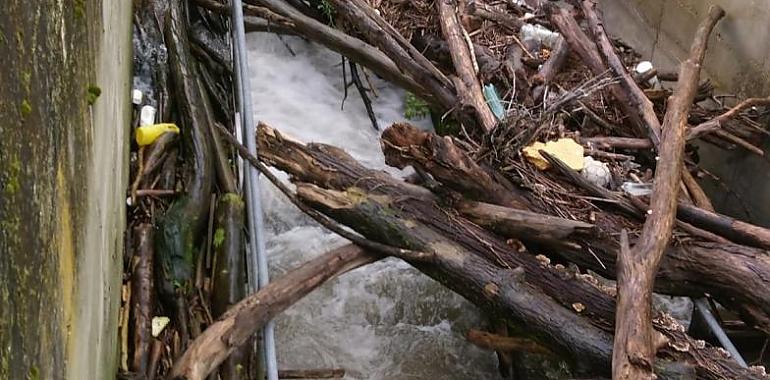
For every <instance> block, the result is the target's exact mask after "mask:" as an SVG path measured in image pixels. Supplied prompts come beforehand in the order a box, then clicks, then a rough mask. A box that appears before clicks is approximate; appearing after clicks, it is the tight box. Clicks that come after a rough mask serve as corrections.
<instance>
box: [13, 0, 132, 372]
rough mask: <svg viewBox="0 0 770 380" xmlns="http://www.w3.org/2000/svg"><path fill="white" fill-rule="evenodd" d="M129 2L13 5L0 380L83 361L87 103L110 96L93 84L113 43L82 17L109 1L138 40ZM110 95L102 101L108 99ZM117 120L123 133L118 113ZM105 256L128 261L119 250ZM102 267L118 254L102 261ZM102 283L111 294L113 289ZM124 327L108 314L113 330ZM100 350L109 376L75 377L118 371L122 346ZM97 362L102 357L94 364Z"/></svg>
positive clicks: (89, 143)
mask: <svg viewBox="0 0 770 380" xmlns="http://www.w3.org/2000/svg"><path fill="white" fill-rule="evenodd" d="M127 3H128V2H127V1H126V0H120V1H114V0H113V1H110V2H106V1H104V2H103V0H76V2H75V6H74V8H73V4H72V3H68V2H64V3H62V2H37V1H31V2H30V1H24V0H7V1H6V2H5V3H3V14H2V16H0V33H1V35H0V55H2V56H3V58H4V59H5V61H4V65H5V68H6V69H5V70H0V83H2V84H3V85H1V86H0V114H2V115H9V117H7V118H6V119H5V120H3V122H2V123H0V252H2V256H3V257H2V259H0V279H2V281H0V379H30V380H32V379H34V380H36V379H61V378H64V377H65V376H66V374H67V373H68V367H69V365H70V363H72V362H73V361H71V360H67V352H68V349H69V347H68V344H69V342H70V340H71V339H72V338H73V337H75V336H79V334H78V332H76V331H73V330H72V329H73V324H72V323H71V322H72V319H71V316H72V313H73V309H74V308H73V299H74V293H75V289H74V286H75V285H74V284H75V283H74V282H73V281H72V279H73V277H74V276H75V270H76V266H77V265H76V263H79V261H78V260H77V258H78V257H77V255H85V254H88V253H87V252H89V251H88V250H86V249H84V246H83V231H84V226H85V225H86V223H85V219H86V215H85V214H86V210H88V209H89V208H90V207H88V203H87V202H88V199H87V198H86V197H87V196H88V195H89V192H88V191H87V190H88V189H87V188H86V189H85V190H86V191H84V187H85V186H84V184H86V183H87V182H88V181H87V179H88V173H89V170H88V169H89V166H90V163H91V162H93V157H91V152H93V151H94V148H93V147H94V141H93V136H92V131H93V130H94V129H95V126H93V125H91V124H90V121H91V118H90V114H89V109H88V106H89V103H93V101H92V100H91V99H93V100H96V98H97V97H99V95H100V94H101V88H99V87H98V86H95V85H89V84H92V83H100V84H102V85H104V86H105V87H106V86H108V85H109V84H108V83H107V82H104V83H102V82H100V81H98V80H97V78H96V73H95V70H94V68H95V65H94V58H95V56H96V52H94V51H91V50H90V49H92V48H93V47H100V46H104V45H103V44H101V43H100V41H99V40H97V38H102V37H100V36H102V33H104V31H105V29H103V25H102V23H101V18H99V20H89V22H88V23H86V22H85V20H82V19H79V18H78V17H76V16H77V14H78V13H81V14H82V15H85V11H86V10H87V9H88V10H93V11H94V14H98V15H102V11H101V10H102V4H103V6H104V7H118V4H121V9H123V10H124V11H127V12H124V15H123V16H127V20H128V21H126V23H125V25H126V27H125V29H124V30H125V32H124V33H123V34H122V35H125V36H126V37H128V32H129V31H130V4H128V6H122V5H126V4H127ZM73 9H74V11H73ZM110 9H114V8H110ZM97 11H98V12H97ZM73 12H74V14H73ZM109 12H113V11H112V10H110V11H109ZM113 13H114V12H113ZM128 42H129V40H128V38H126V43H128ZM110 58H111V59H115V58H116V56H115V55H114V54H113V56H112V57H110ZM114 65H115V64H113V66H114ZM124 66H125V65H124ZM110 81H114V82H117V83H126V89H127V83H128V75H127V73H126V75H125V76H120V75H116V76H114V77H112V78H110ZM84 84H85V85H84ZM115 87H119V85H118V86H115ZM121 90H123V89H122V88H121ZM84 92H85V94H84ZM123 93H127V91H124V92H123ZM73 94H83V95H81V96H73ZM105 101H107V98H106V97H101V98H100V100H99V101H98V103H102V102H105ZM97 106H98V105H97ZM111 116H112V117H116V116H117V115H114V113H113V114H111ZM102 124H104V123H102ZM99 127H101V126H99ZM107 127H109V128H116V129H117V130H121V131H122V129H121V126H120V123H119V122H118V120H117V119H115V122H114V123H113V124H110V125H107ZM97 128H98V127H97ZM107 133H111V132H107ZM111 149H112V150H115V149H120V147H111ZM109 174H110V175H113V172H112V171H110V173H109ZM115 182H116V183H121V181H115ZM110 207H112V206H110ZM67 212H68V213H69V214H68V217H67V224H62V222H61V218H60V217H61V216H62V215H65V214H66V213H67ZM119 233H120V231H118V235H119ZM111 240H112V239H111ZM93 251H94V252H97V251H98V250H93ZM100 254H101V255H104V254H105V252H103V251H102V252H101V253H100ZM106 254H109V255H112V256H111V257H110V258H111V260H114V262H116V263H118V264H119V263H120V259H119V258H118V256H119V255H116V253H114V252H107V253H106ZM102 262H104V263H109V262H110V261H109V260H106V259H104V258H103V257H102ZM107 265H109V264H107ZM116 278H117V283H115V282H112V283H110V284H109V285H105V286H109V287H111V289H118V290H119V288H120V283H119V281H120V280H119V276H116ZM98 285H99V291H100V292H101V291H102V290H101V285H102V284H101V283H100V284H98ZM105 292H107V291H106V290H105ZM110 292H112V293H114V291H113V290H111V291H110ZM105 298H106V297H100V300H103V299H105ZM108 302H113V301H111V300H110V301H108ZM99 307H103V306H99ZM104 307H106V306H104ZM84 310H85V309H84ZM86 312H88V313H91V314H95V315H107V314H108V313H109V314H110V315H114V314H115V313H113V312H110V311H108V310H86ZM114 324H115V321H109V320H106V319H105V325H106V326H108V327H107V328H108V329H110V328H112V327H110V326H114ZM103 333H104V332H103V331H98V332H93V333H91V334H90V335H91V336H93V338H94V339H96V338H98V339H99V341H102V342H106V343H105V344H103V345H102V346H101V348H102V351H111V350H112V349H113V346H114V345H112V344H111V342H112V340H111V339H113V338H111V337H112V335H114V334H111V333H110V334H109V335H101V334H103ZM96 354H98V356H99V360H98V362H101V363H104V362H105V361H109V362H110V363H106V364H102V365H100V366H99V368H101V370H100V372H99V373H94V372H82V373H84V375H82V376H75V377H72V378H109V377H111V376H114V371H113V370H109V372H110V373H104V372H102V371H103V370H104V368H114V365H113V364H112V362H113V361H114V357H115V355H114V353H113V354H103V353H102V352H101V351H100V352H96ZM93 359H94V356H93V355H92V356H91V357H88V358H86V359H85V360H87V361H94V360H93Z"/></svg>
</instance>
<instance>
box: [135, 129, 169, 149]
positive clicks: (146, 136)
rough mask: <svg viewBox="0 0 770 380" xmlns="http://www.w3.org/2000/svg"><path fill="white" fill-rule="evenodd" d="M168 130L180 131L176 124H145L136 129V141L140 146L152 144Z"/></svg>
mask: <svg viewBox="0 0 770 380" xmlns="http://www.w3.org/2000/svg"><path fill="white" fill-rule="evenodd" d="M166 132H171V133H179V127H177V126H176V125H175V124H153V125H143V126H141V127H139V128H137V129H136V143H137V144H139V146H145V145H150V144H152V143H153V142H155V140H157V139H158V137H160V136H161V135H162V134H164V133H166Z"/></svg>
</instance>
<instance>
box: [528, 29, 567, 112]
mask: <svg viewBox="0 0 770 380" xmlns="http://www.w3.org/2000/svg"><path fill="white" fill-rule="evenodd" d="M569 52H570V50H569V44H567V41H565V40H564V38H563V37H562V38H560V39H559V40H558V42H557V43H556V46H555V47H554V48H553V49H551V56H550V57H548V60H546V61H545V63H543V65H542V66H540V68H539V69H538V70H537V74H535V75H533V76H532V79H531V80H530V82H531V83H532V85H535V88H534V89H532V98H533V99H535V101H538V100H541V98H542V97H543V94H544V93H545V86H547V85H548V84H549V83H550V82H551V80H552V79H553V78H554V77H555V76H556V74H558V73H559V72H560V71H561V68H562V66H564V64H565V63H566V62H567V58H569Z"/></svg>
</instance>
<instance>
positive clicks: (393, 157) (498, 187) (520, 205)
mask: <svg viewBox="0 0 770 380" xmlns="http://www.w3.org/2000/svg"><path fill="white" fill-rule="evenodd" d="M381 145H382V150H383V152H385V156H386V160H387V163H388V165H391V166H396V167H399V168H404V167H405V166H407V165H415V166H416V167H418V168H419V169H422V170H424V171H426V172H428V173H431V174H432V175H433V176H434V177H436V179H439V180H440V181H441V182H443V183H444V184H446V185H448V186H450V187H452V188H453V189H456V190H457V191H460V192H461V193H462V194H463V195H464V196H466V197H468V198H470V199H473V200H478V201H482V202H489V203H494V204H498V205H502V206H506V207H511V208H515V209H520V210H527V209H528V203H529V202H528V200H527V199H526V197H525V196H524V193H523V192H522V191H521V190H518V189H516V188H515V187H514V186H513V185H512V184H511V183H508V182H507V181H504V180H503V179H502V178H500V177H499V176H495V175H494V174H493V173H492V172H491V171H488V170H485V169H484V168H482V167H480V166H479V165H477V164H476V162H474V161H473V160H472V159H471V158H470V157H468V155H466V154H465V152H464V151H463V150H462V149H460V148H459V147H457V146H456V145H454V144H453V143H452V138H451V137H448V136H447V137H440V136H438V135H434V134H429V133H425V132H423V131H420V130H418V129H416V128H414V127H412V126H411V125H409V124H394V125H392V126H391V127H389V128H388V129H386V130H385V132H383V134H382V142H381Z"/></svg>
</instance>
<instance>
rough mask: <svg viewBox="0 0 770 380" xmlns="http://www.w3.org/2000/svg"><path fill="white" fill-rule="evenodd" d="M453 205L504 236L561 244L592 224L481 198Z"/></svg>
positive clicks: (554, 244) (586, 229)
mask: <svg viewBox="0 0 770 380" xmlns="http://www.w3.org/2000/svg"><path fill="white" fill-rule="evenodd" d="M454 207H455V209H457V211H459V212H460V213H461V214H462V215H463V216H465V217H466V218H468V219H469V220H470V221H472V222H473V223H476V224H478V225H480V226H482V227H484V228H485V229H488V230H490V231H494V232H496V233H498V234H500V235H502V236H505V237H512V238H517V239H520V240H530V241H535V242H539V243H545V244H549V245H553V246H562V245H563V244H564V243H565V241H567V240H568V239H569V238H575V237H576V236H580V235H587V234H589V233H590V232H591V231H592V230H593V228H594V226H593V225H591V224H588V223H583V222H579V221H574V220H569V219H563V218H557V217H554V216H550V215H543V214H537V213H534V212H529V211H522V210H516V209H513V208H509V207H503V206H498V205H493V204H489V203H483V202H473V201H462V202H458V203H456V204H455V205H454Z"/></svg>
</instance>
